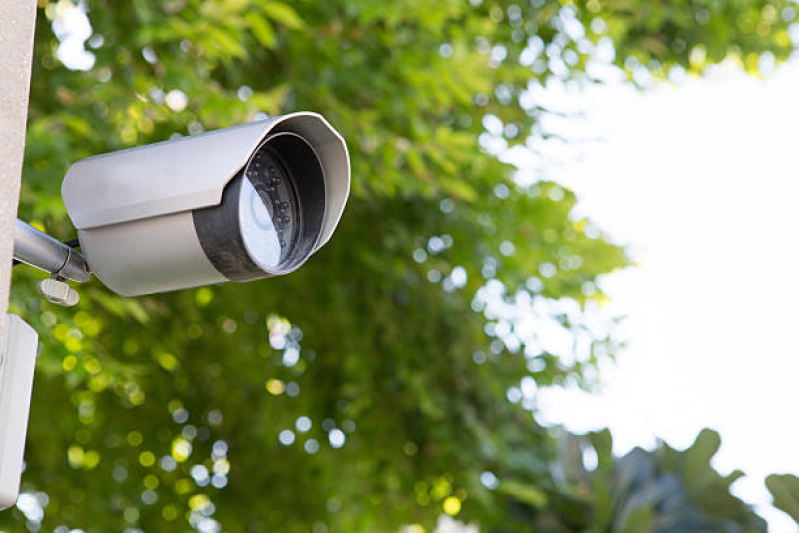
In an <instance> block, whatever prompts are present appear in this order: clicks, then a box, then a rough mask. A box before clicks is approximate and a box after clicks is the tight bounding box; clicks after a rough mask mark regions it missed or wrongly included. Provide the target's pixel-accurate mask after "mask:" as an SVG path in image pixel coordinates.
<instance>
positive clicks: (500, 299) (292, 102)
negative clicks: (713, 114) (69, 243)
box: [0, 0, 795, 533]
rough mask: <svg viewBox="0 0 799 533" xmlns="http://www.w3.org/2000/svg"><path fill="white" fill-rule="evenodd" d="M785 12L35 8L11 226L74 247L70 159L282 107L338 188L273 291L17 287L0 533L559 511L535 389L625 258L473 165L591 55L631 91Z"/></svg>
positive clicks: (586, 71) (558, 378)
mask: <svg viewBox="0 0 799 533" xmlns="http://www.w3.org/2000/svg"><path fill="white" fill-rule="evenodd" d="M790 5H791V4H790V3H788V2H785V1H782V0H776V1H766V0H734V1H732V0H728V1H725V0H690V1H689V0H681V1H676V2H649V1H642V0H589V1H587V2H584V1H582V0H579V1H576V2H571V1H563V2H558V1H552V0H531V1H528V0H524V1H520V2H515V1H509V0H497V1H488V0H485V1H482V2H480V1H473V2H472V3H470V2H468V1H466V0H396V1H392V2H376V1H373V0H346V1H345V0H326V1H324V2H311V1H310V0H300V1H297V2H291V3H289V2H282V1H277V0H225V1H222V0H165V1H162V2H155V1H150V0H131V1H129V2H110V1H107V0H105V1H104V0H88V1H87V2H86V4H85V5H84V4H81V7H76V6H75V5H74V4H73V3H71V2H70V1H69V0H60V1H59V2H57V3H56V2H50V1H48V0H39V6H40V10H39V16H38V20H37V28H36V43H35V51H34V53H35V57H34V72H33V79H32V86H31V102H30V120H29V126H28V140H27V153H26V162H25V169H24V181H23V190H22V198H21V205H20V217H21V218H23V219H26V220H30V221H33V222H34V223H36V224H38V225H39V226H40V227H42V228H44V229H46V230H47V231H48V232H50V233H51V234H53V235H56V236H57V237H59V238H62V239H70V238H73V237H74V232H73V230H72V229H71V225H70V223H69V221H68V219H67V217H66V215H65V212H64V209H63V206H62V203H61V199H60V195H59V184H60V181H61V179H62V177H63V175H64V172H65V171H66V169H67V168H68V166H69V165H70V164H71V163H72V162H74V161H76V160H77V159H80V158H82V157H85V156H89V155H94V154H98V153H103V152H107V151H111V150H116V149H120V148H124V147H128V146H132V145H137V144H143V143H149V142H154V141H159V140H164V139H167V138H169V137H170V136H172V135H174V134H176V133H178V134H196V133H199V132H201V131H203V130H207V129H214V128H219V127H225V126H229V125H232V124H236V123H240V122H244V121H248V120H254V119H258V118H259V117H263V116H264V115H263V114H280V113H285V112H290V111H294V110H314V111H318V112H320V113H323V114H324V115H325V116H326V117H327V118H328V120H329V121H330V122H331V123H332V124H333V125H334V126H335V127H336V128H338V129H339V130H340V131H341V132H342V134H343V135H344V137H345V138H346V139H347V141H348V144H349V148H350V150H351V158H352V163H353V192H352V197H351V199H350V203H349V205H348V207H347V210H346V211H345V213H344V217H343V219H342V222H341V225H340V227H339V229H338V231H337V232H336V234H335V235H334V237H333V239H332V241H331V243H330V244H328V245H327V246H326V247H325V248H324V249H323V250H321V251H320V253H318V254H317V255H316V256H315V257H314V258H313V260H312V261H310V262H309V264H308V265H306V266H304V267H303V268H302V269H301V270H300V271H298V272H297V273H295V274H292V275H291V276H288V277H285V278H276V279H271V280H265V281H261V282H257V283H250V284H247V285H239V284H227V285H225V286H221V287H206V288H201V289H198V290H193V291H184V292H181V293H175V294H167V295H161V296H151V297H143V298H137V299H125V298H121V297H117V296H115V295H113V294H112V293H110V292H109V291H107V290H106V289H104V288H103V287H102V286H101V285H100V284H99V283H98V282H96V281H93V282H91V283H87V284H84V285H83V286H81V287H80V292H81V296H82V300H81V303H80V304H79V305H78V307H77V308H73V309H61V308H58V307H54V306H52V305H49V304H47V303H45V302H44V301H43V300H42V299H41V298H39V297H38V296H37V295H36V292H35V284H36V281H37V280H38V279H40V278H41V274H40V273H37V272H35V271H33V269H29V268H23V267H20V268H16V269H15V273H14V282H13V283H14V285H13V294H12V302H11V310H12V312H16V313H18V314H20V315H22V316H23V317H24V318H25V319H26V320H28V321H29V322H31V323H32V324H33V325H34V327H36V329H37V330H38V332H39V333H40V336H41V337H40V338H41V345H42V348H41V353H40V356H39V360H38V368H37V377H36V383H35V386H34V388H35V394H34V399H33V406H32V411H31V422H30V429H29V436H28V449H27V455H26V459H27V470H26V472H25V475H24V480H23V482H24V483H23V490H24V491H25V494H24V495H23V498H22V499H21V500H20V505H19V506H18V508H17V509H15V510H14V511H12V512H8V513H4V514H3V515H0V527H3V528H4V529H9V528H10V529H11V530H14V531H17V530H24V529H25V528H26V527H27V528H28V529H30V530H38V529H44V530H47V531H53V530H55V531H59V532H61V531H66V530H65V529H63V527H66V528H82V529H84V530H86V531H109V530H122V529H125V528H130V529H131V530H137V529H141V530H147V531H174V530H187V529H191V528H194V529H197V530H201V531H215V530H217V529H219V528H220V527H224V529H226V530H229V531H252V532H257V531H267V530H269V531H274V530H277V531H281V532H287V533H291V532H294V531H303V532H306V531H309V530H311V531H314V532H315V533H323V532H325V531H330V532H334V531H395V530H396V529H397V528H398V527H399V526H400V525H402V524H405V525H409V527H411V529H413V528H416V529H414V530H415V531H419V530H420V529H419V528H422V527H423V528H426V529H429V528H430V527H431V525H432V524H433V523H434V521H435V519H436V517H437V516H438V515H439V514H441V513H442V512H445V513H448V514H451V515H456V516H457V517H458V518H459V519H463V520H467V521H469V520H475V521H477V522H478V523H481V524H486V525H490V526H492V527H493V526H494V525H500V524H506V523H509V522H508V521H509V520H512V519H511V517H510V515H509V513H508V506H507V499H508V497H509V496H508V494H511V495H513V497H514V498H515V499H516V500H520V501H526V502H527V503H528V504H529V503H531V500H534V501H535V500H536V499H537V498H539V497H541V495H544V496H546V495H559V494H561V492H562V486H561V484H560V483H559V482H558V481H557V480H556V479H554V478H553V477H552V476H551V472H550V468H549V464H550V461H551V460H552V459H553V458H554V457H555V455H556V454H555V446H554V444H553V440H552V438H551V436H550V435H549V432H548V430H545V429H544V428H542V427H540V426H539V425H538V424H537V423H536V421H535V418H534V415H533V412H534V409H535V389H536V388H537V387H544V386H552V385H554V386H557V385H560V384H562V383H564V382H565V381H574V382H577V383H579V384H582V385H585V386H589V385H590V384H591V383H592V382H593V381H594V379H595V375H596V365H597V362H598V361H599V360H600V359H602V358H605V357H612V355H613V353H614V352H615V350H616V348H617V343H616V342H615V340H614V339H613V337H612V335H611V331H612V322H613V319H612V317H605V316H604V315H603V313H602V312H601V311H600V310H599V304H600V303H601V302H602V300H603V295H602V293H601V291H600V289H599V288H598V287H597V283H596V282H597V280H598V278H599V277H600V276H602V275H604V274H607V273H610V272H612V271H614V270H615V269H618V268H621V267H623V266H625V265H626V264H627V259H626V256H625V253H624V250H623V249H622V248H620V247H619V246H617V245H615V244H612V243H610V242H608V241H607V240H606V238H605V236H604V235H603V234H602V233H601V231H599V230H598V229H597V228H596V226H594V225H593V224H591V222H590V221H588V220H585V219H581V218H579V217H577V216H574V215H573V211H572V209H573V207H574V204H575V198H574V195H573V194H572V193H571V192H570V191H568V190H565V189H563V188H562V187H560V186H558V185H557V184H554V183H551V182H546V181H540V180H537V179H535V178H536V177H530V176H527V177H526V179H525V180H519V181H517V180H514V169H513V168H512V167H511V166H509V165H507V164H504V163H502V162H500V160H499V159H498V158H497V157H496V155H495V152H496V150H492V151H489V150H488V149H487V148H486V146H487V144H488V142H489V141H490V142H491V143H492V144H493V145H495V146H496V145H497V143H499V145H500V149H501V148H502V147H508V146H515V145H522V144H524V143H525V141H526V140H527V138H528V137H529V136H530V135H543V134H546V132H542V131H540V130H539V129H537V126H536V125H537V123H538V118H539V117H540V116H541V115H542V114H543V113H546V112H547V110H546V109H543V108H541V107H540V106H539V104H538V103H537V102H536V101H535V99H534V98H531V96H530V95H531V93H530V89H531V88H532V87H536V86H540V85H545V84H548V83H583V82H590V81H592V80H593V79H594V78H595V76H594V75H593V74H592V71H593V69H592V65H594V64H595V63H596V60H594V59H592V56H593V54H594V52H595V50H596V49H597V48H598V47H601V46H603V47H604V48H605V49H607V48H608V47H609V46H610V47H611V48H612V47H615V56H613V61H614V62H615V64H617V65H618V66H620V67H622V68H623V69H625V70H626V72H627V73H628V74H629V75H630V76H634V75H635V74H636V72H638V71H640V70H641V69H645V70H647V71H648V72H652V73H654V74H655V75H657V76H666V75H667V74H668V73H669V72H670V69H684V70H690V71H696V72H699V71H701V70H702V69H703V68H704V66H705V65H707V64H708V63H711V62H714V61H719V60H721V59H723V58H725V57H733V58H737V59H738V60H739V61H740V62H741V63H742V64H744V65H745V66H747V68H749V69H750V70H754V69H755V68H756V66H757V61H758V57H759V56H760V55H761V54H763V53H768V54H773V56H774V57H775V58H777V59H782V58H784V57H785V56H786V55H787V54H788V52H789V49H790V44H791V43H790V40H789V38H788V34H787V28H788V25H789V24H790V23H791V21H792V19H793V17H794V14H795V13H794V12H793V8H792V7H790ZM76 9H77V10H80V11H81V12H82V11H86V12H87V15H88V20H89V21H90V22H91V27H92V34H91V36H90V37H89V38H88V41H87V42H86V46H87V50H88V52H87V53H89V54H91V58H90V61H89V62H88V64H87V65H86V67H87V68H86V70H72V69H69V68H66V67H65V65H64V64H63V63H62V61H61V60H60V59H59V57H60V58H62V59H63V58H64V57H69V53H70V52H68V51H69V50H70V49H71V50H72V52H71V53H72V54H73V56H75V55H76V54H78V55H79V52H80V53H82V52H81V47H80V46H78V47H77V50H78V52H76V51H75V50H76V48H75V46H74V44H75V43H74V35H72V37H70V32H73V33H74V31H75V30H74V27H75V26H74V24H73V25H72V26H71V25H70V23H68V22H67V21H69V20H75V17H76V11H75V10H76ZM77 18H78V19H79V18H80V17H77ZM70 28H72V29H70ZM71 38H73V41H70V39H71ZM79 41H80V40H79ZM68 43H69V44H68ZM485 120H489V121H490V122H491V123H493V124H497V121H499V122H498V123H499V124H501V127H500V128H498V130H497V128H494V130H497V131H491V132H487V131H486V128H485V127H484V123H485ZM520 182H524V183H527V185H525V186H520V185H518V184H517V183H520ZM531 317H533V318H535V320H534V321H532V322H531V320H532V319H531ZM597 317H599V318H597ZM544 322H546V324H548V331H550V332H551V331H553V328H554V329H555V330H557V331H558V332H560V334H561V335H565V336H566V338H567V339H569V344H570V345H573V348H572V349H569V350H567V351H566V352H568V353H565V352H557V351H555V350H553V349H550V348H549V347H548V343H547V340H546V339H544V338H543V333H540V332H539V328H538V325H540V324H541V323H544ZM597 323H599V326H597V325H596V324H597ZM281 442H282V443H281ZM659 453H660V454H661V455H664V456H668V453H666V452H665V451H661V452H659ZM675 461H676V459H675ZM619 468H620V467H619ZM614 471H615V470H614ZM603 475H612V474H610V473H607V472H605V471H602V472H600V473H598V474H596V476H603ZM506 477H507V479H506ZM494 479H498V482H499V487H503V489H502V490H498V489H497V488H496V487H495V486H494V485H495V484H494V483H493V480H494ZM655 479H659V478H655ZM514 480H516V481H514ZM514 483H516V485H514ZM514 486H516V487H517V490H515V491H514V490H513V487H514ZM691 486H692V485H691V484H690V483H689V484H688V487H691ZM619 487H620V490H621V489H622V488H624V487H627V485H624V486H622V485H619ZM593 490H594V491H599V490H600V489H599V488H596V487H595V488H594V489H593ZM625 490H626V489H625ZM686 490H689V489H686ZM566 494H569V492H568V490H567V491H566ZM598 494H599V492H596V497H599V496H598ZM575 497H578V500H579V498H583V499H585V498H588V497H587V496H579V495H578V496H575ZM547 498H548V497H547ZM618 498H621V499H622V500H624V498H623V497H622V496H618ZM544 501H548V500H544ZM553 501H554V500H553ZM586 502H588V503H585V502H584V503H583V505H592V504H591V503H590V500H586ZM594 505H595V504H594ZM694 505H698V504H694ZM42 507H43V510H44V511H43V513H42ZM596 508H597V509H599V507H596ZM603 512H604V511H603ZM619 512H620V511H619V510H616V509H614V511H613V513H612V514H611V515H610V516H612V517H614V518H613V519H614V520H615V517H617V516H620V515H619V514H618V513H619ZM725 516H727V515H725ZM746 519H747V520H748V518H746ZM597 523H599V522H597ZM605 523H607V522H605ZM220 524H221V526H220ZM62 526H63V527H62ZM59 527H61V529H58V528H59ZM508 527H510V526H508ZM520 527H521V528H522V530H526V528H527V526H524V525H522V526H520Z"/></svg>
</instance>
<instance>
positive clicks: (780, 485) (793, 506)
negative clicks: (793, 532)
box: [766, 474, 799, 524]
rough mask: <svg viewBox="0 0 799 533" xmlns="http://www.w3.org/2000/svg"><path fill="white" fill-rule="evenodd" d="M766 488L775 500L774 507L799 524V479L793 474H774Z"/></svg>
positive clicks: (769, 477)
mask: <svg viewBox="0 0 799 533" xmlns="http://www.w3.org/2000/svg"><path fill="white" fill-rule="evenodd" d="M766 487H767V488H768V490H769V492H770V493H771V496H772V497H773V498H774V507H776V508H777V509H780V510H782V511H785V512H786V513H788V514H789V515H790V516H791V518H793V519H794V521H795V522H796V523H797V524H799V478H798V477H796V476H794V475H793V474H773V475H770V476H768V477H767V478H766Z"/></svg>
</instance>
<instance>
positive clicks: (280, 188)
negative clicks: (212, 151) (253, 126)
mask: <svg viewBox="0 0 799 533" xmlns="http://www.w3.org/2000/svg"><path fill="white" fill-rule="evenodd" d="M301 214H302V209H301V207H300V205H299V198H298V197H297V192H296V190H295V186H294V180H293V179H291V176H290V174H289V173H288V170H287V169H286V168H285V167H284V164H283V162H282V161H280V159H279V158H278V156H277V154H275V153H274V152H273V150H271V149H269V148H268V147H266V146H264V147H262V148H261V149H260V150H258V152H257V153H256V155H255V157H253V158H252V159H251V160H250V163H249V165H248V166H247V169H246V170H245V172H244V180H243V181H242V184H241V188H240V190H239V226H240V229H241V236H242V239H243V240H244V246H245V247H246V248H247V253H248V254H249V255H250V257H251V258H252V260H253V261H254V262H255V263H256V264H257V265H258V266H259V267H261V269H262V270H270V269H275V268H279V267H280V265H281V264H283V263H284V262H285V261H286V259H287V258H288V257H289V256H290V252H291V251H292V250H293V249H294V245H295V241H296V237H297V235H298V234H299V233H300V231H299V230H300V226H301V224H302V220H301Z"/></svg>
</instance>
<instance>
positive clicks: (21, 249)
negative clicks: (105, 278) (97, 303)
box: [14, 219, 92, 281]
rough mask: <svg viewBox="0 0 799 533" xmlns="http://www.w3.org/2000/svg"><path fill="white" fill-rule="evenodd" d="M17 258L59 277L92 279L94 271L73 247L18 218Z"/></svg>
mask: <svg viewBox="0 0 799 533" xmlns="http://www.w3.org/2000/svg"><path fill="white" fill-rule="evenodd" d="M14 259H17V260H18V261H21V262H23V263H26V264H28V265H31V266H34V267H36V268H40V269H42V270H44V271H46V272H49V273H51V274H52V275H53V277H55V278H57V279H71V280H73V281H89V278H91V275H92V272H91V269H89V265H87V264H86V260H85V259H84V258H83V256H82V255H81V254H80V253H79V252H78V251H77V250H74V249H73V248H71V247H69V246H67V245H66V244H64V243H62V242H60V241H57V240H56V239H54V238H52V237H51V236H49V235H47V234H46V233H42V232H41V231H39V230H37V229H36V228H34V227H33V226H31V225H29V224H26V223H25V222H23V221H21V220H20V219H17V225H16V233H15V235H14Z"/></svg>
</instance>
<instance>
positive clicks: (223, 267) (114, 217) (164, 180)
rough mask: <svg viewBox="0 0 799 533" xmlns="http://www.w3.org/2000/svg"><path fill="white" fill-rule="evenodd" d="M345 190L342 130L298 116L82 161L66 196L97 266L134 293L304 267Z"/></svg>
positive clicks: (108, 281)
mask: <svg viewBox="0 0 799 533" xmlns="http://www.w3.org/2000/svg"><path fill="white" fill-rule="evenodd" d="M349 187H350V163H349V154H348V152H347V146H346V144H345V142H344V139H343V138H342V137H341V135H339V134H338V132H336V130H335V129H333V128H332V127H331V126H330V124H328V123H327V121H326V120H325V119H324V118H322V117H321V116H320V115H317V114H315V113H293V114H290V115H284V116H280V117H274V118H270V119H267V120H263V121H259V122H253V123H250V124H245V125H241V126H235V127H232V128H226V129H221V130H217V131H212V132H209V133H205V134H200V135H195V136H191V137H181V138H177V139H174V140H170V141H166V142H161V143H156V144H151V145H147V146H142V147H138V148H132V149H128V150H122V151H119V152H113V153H110V154H104V155H99V156H95V157H90V158H87V159H83V160H81V161H78V162H77V163H75V164H74V165H72V167H70V169H69V171H68V172H67V175H66V177H65V178H64V181H63V184H62V187H61V195H62V197H63V199H64V204H65V205H66V208H67V213H68V214H69V217H70V218H71V219H72V222H73V224H74V225H75V227H76V228H77V230H78V239H79V241H80V247H81V251H82V254H83V257H84V258H85V260H86V263H88V266H89V267H90V269H91V271H92V272H93V273H94V274H95V275H97V277H98V278H100V280H101V281H102V282H103V283H104V284H105V285H107V286H108V287H109V288H110V289H112V290H113V291H115V292H117V293H119V294H122V295H125V296H136V295H142V294H151V293H158V292H166V291H174V290H178V289H184V288H188V287H196V286H200V285H208V284H213V283H220V282H225V281H249V280H254V279H259V278H265V277H269V276H277V275H282V274H287V273H289V272H292V271H294V270H296V269H297V268H299V267H300V266H301V265H302V264H303V263H304V262H305V261H307V260H308V258H309V257H310V256H311V255H312V254H313V253H314V252H316V251H317V250H318V249H319V248H320V247H321V246H322V245H324V244H325V243H326V242H327V241H328V240H329V239H330V236H331V234H332V233H333V230H334V229H335V228H336V225H337V224H338V221H339V219H340V218H341V213H342V211H343V210H344V205H345V203H346V201H347V197H348V195H349Z"/></svg>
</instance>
